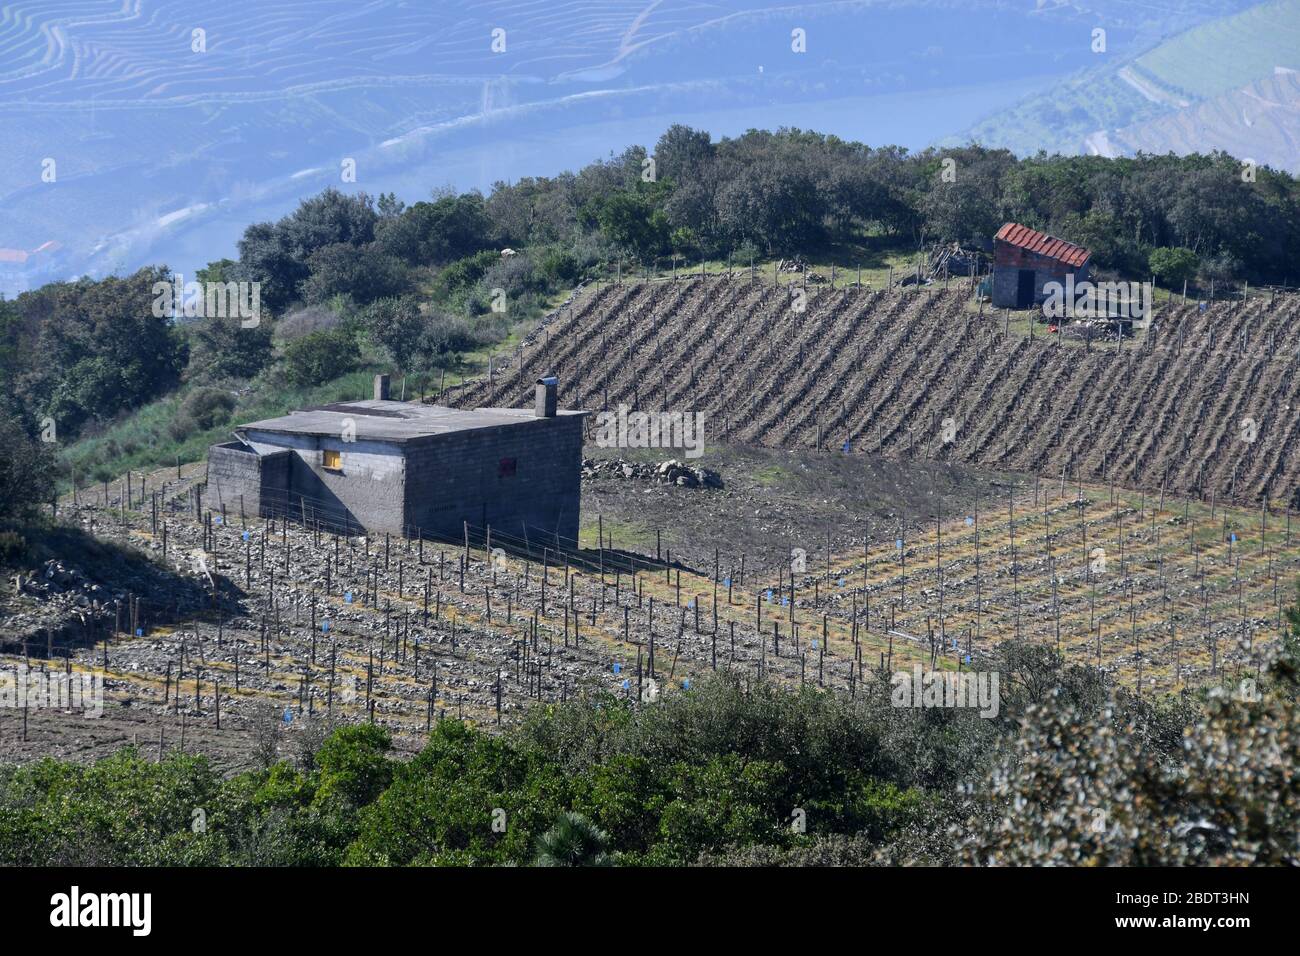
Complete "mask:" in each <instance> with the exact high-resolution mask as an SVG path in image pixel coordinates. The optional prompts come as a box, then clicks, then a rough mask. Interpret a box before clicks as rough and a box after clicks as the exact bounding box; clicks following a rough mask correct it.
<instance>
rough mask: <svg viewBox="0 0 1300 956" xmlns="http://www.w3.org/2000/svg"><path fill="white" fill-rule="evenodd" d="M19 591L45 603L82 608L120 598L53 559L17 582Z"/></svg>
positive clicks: (17, 578) (19, 578)
mask: <svg viewBox="0 0 1300 956" xmlns="http://www.w3.org/2000/svg"><path fill="white" fill-rule="evenodd" d="M14 583H15V584H16V585H17V590H18V591H19V592H20V593H22V594H30V595H31V596H33V597H35V598H37V599H39V600H42V601H55V600H57V599H59V598H63V600H59V601H58V603H60V604H70V605H72V606H75V607H79V608H99V607H101V606H102V605H104V604H107V603H108V602H109V601H112V600H113V598H114V597H117V596H118V595H115V594H111V593H109V591H107V590H106V589H105V588H103V587H101V586H100V585H98V584H96V583H95V582H94V581H92V580H90V579H89V578H88V577H86V575H84V574H83V573H82V572H80V571H78V570H77V569H76V568H72V567H68V566H67V565H65V564H64V563H63V562H62V561H59V560H58V559H56V558H51V559H50V560H48V561H46V562H45V564H44V565H43V566H42V567H41V569H40V570H39V571H37V572H36V573H34V574H19V575H18V576H17V577H16V578H15V582H14Z"/></svg>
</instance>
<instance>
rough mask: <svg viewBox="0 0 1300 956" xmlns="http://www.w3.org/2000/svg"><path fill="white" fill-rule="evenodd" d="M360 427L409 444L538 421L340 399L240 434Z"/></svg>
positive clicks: (500, 411)
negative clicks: (347, 424) (346, 424)
mask: <svg viewBox="0 0 1300 956" xmlns="http://www.w3.org/2000/svg"><path fill="white" fill-rule="evenodd" d="M556 414H557V415H564V416H569V415H585V414H587V413H586V412H582V411H559V412H557V413H556ZM346 419H351V420H352V421H353V422H354V423H355V425H356V437H357V438H359V439H364V440H368V441H387V442H395V443H399V444H400V443H401V442H407V441H411V440H412V439H416V438H428V437H430V436H433V435H446V434H450V433H452V432H463V431H469V430H471V429H475V428H500V427H502V426H504V425H519V424H523V423H524V422H531V421H536V420H537V416H536V415H535V414H534V412H533V410H532V409H531V408H476V409H473V410H470V409H464V408H448V407H447V406H446V405H425V404H422V403H419V402H392V401H388V402H383V401H377V400H373V399H368V400H366V401H361V402H336V403H334V404H332V405H319V406H317V407H315V408H304V409H302V410H301V411H295V412H290V413H289V414H288V415H282V416H281V417H279V418H267V419H264V420H262V421H260V422H249V423H248V424H246V425H240V426H238V427H237V428H236V429H235V431H236V432H250V431H262V432H274V433H277V434H282V435H330V436H340V435H342V434H343V430H344V421H345V420H346Z"/></svg>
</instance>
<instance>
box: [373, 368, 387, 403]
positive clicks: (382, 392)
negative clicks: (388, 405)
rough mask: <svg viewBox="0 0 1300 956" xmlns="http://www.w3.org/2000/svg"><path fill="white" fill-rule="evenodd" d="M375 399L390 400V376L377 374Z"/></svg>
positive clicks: (380, 400) (379, 400)
mask: <svg viewBox="0 0 1300 956" xmlns="http://www.w3.org/2000/svg"><path fill="white" fill-rule="evenodd" d="M375 401H377V402H386V401H388V376H387V375H376V376H375Z"/></svg>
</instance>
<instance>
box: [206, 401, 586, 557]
mask: <svg viewBox="0 0 1300 956" xmlns="http://www.w3.org/2000/svg"><path fill="white" fill-rule="evenodd" d="M556 391H557V383H556V380H555V379H554V378H546V379H542V380H540V381H539V382H538V383H537V400H536V407H535V408H533V409H514V408H479V409H474V410H472V411H471V410H465V409H456V408H447V407H444V406H440V405H424V404H416V403H412V402H394V401H389V400H388V381H387V376H377V377H376V382H375V397H374V399H372V400H369V401H357V402H339V403H336V404H332V405H323V406H320V407H318V408H309V409H303V410H302V411H296V412H292V413H291V414H289V415H285V416H283V417H280V418H271V419H267V420H265V421H259V422H250V423H248V424H246V425H241V426H239V427H238V428H236V429H235V440H234V441H230V442H225V443H224V444H220V445H213V446H212V447H211V448H210V449H209V450H208V485H207V500H208V501H209V502H211V503H213V504H214V505H216V506H218V507H220V506H224V507H225V508H226V511H227V514H230V513H232V512H233V513H236V514H238V513H240V512H241V511H242V512H243V513H244V514H245V515H246V516H247V515H279V514H287V515H290V516H291V517H293V518H295V519H297V518H300V517H301V518H303V519H305V520H307V521H319V522H320V523H321V524H322V525H323V526H326V527H332V528H336V529H343V530H347V531H352V532H356V531H360V530H362V529H364V530H366V531H391V532H394V533H399V534H403V533H404V534H408V535H415V534H417V533H420V534H423V535H425V536H427V537H447V538H453V539H456V538H459V537H460V536H461V534H462V532H463V524H462V523H463V522H466V521H468V522H469V524H470V525H471V527H473V528H479V529H482V528H486V527H488V526H491V527H492V529H493V531H494V532H497V531H500V532H504V533H505V534H507V535H512V536H514V537H517V538H521V539H522V538H527V539H529V540H542V539H548V543H550V542H553V541H554V536H555V535H556V534H558V535H559V536H560V538H561V541H562V542H563V543H565V544H569V545H572V544H573V540H576V538H577V536H578V516H579V515H578V510H579V482H580V478H581V473H582V440H583V418H584V416H585V414H586V413H585V412H579V411H562V410H560V409H558V408H557V407H556V406H557V401H556ZM564 539H571V540H568V541H565V540H564Z"/></svg>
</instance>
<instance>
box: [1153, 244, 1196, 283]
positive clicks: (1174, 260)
mask: <svg viewBox="0 0 1300 956" xmlns="http://www.w3.org/2000/svg"><path fill="white" fill-rule="evenodd" d="M1147 264H1148V265H1149V266H1150V268H1151V273H1152V275H1154V276H1155V277H1156V278H1157V279H1160V280H1161V281H1163V282H1164V283H1165V284H1166V285H1168V286H1169V287H1170V288H1173V287H1174V286H1176V285H1180V284H1182V283H1183V282H1184V281H1188V280H1190V279H1192V278H1193V277H1194V276H1195V275H1196V269H1197V267H1198V266H1199V265H1200V259H1199V258H1198V257H1197V255H1196V253H1195V252H1193V251H1192V250H1191V249H1187V248H1185V247H1183V246H1172V247H1170V246H1162V247H1160V248H1158V249H1152V250H1151V255H1150V256H1148V257H1147Z"/></svg>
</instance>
